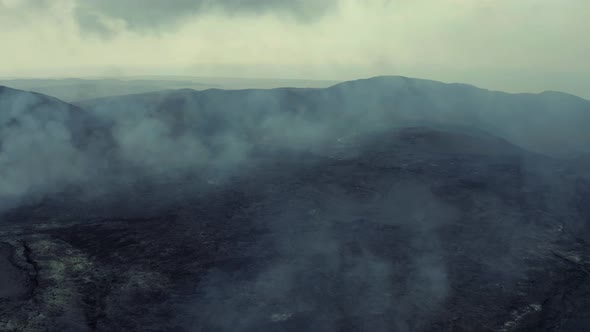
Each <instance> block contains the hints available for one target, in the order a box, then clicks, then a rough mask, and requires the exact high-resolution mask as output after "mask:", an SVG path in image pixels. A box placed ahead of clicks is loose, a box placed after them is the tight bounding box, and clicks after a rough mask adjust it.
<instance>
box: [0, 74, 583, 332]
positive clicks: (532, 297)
mask: <svg viewBox="0 0 590 332" xmlns="http://www.w3.org/2000/svg"><path fill="white" fill-rule="evenodd" d="M396 82H397V81H396ZM350 84H353V83H350ZM354 84H358V83H354ZM395 84H398V83H395ZM389 88H391V86H389V87H388V89H389ZM335 89H339V88H335ZM400 89H401V88H396V89H394V92H395V91H397V92H395V93H393V92H392V93H393V95H394V96H395V95H396V93H398V94H399V93H401V94H402V95H403V93H402V92H399V91H405V90H400ZM469 89H471V88H469ZM271 91H277V90H271ZM278 91H279V93H280V94H285V96H286V97H285V96H282V97H280V98H279V99H276V100H278V104H273V105H274V106H272V107H271V106H269V108H268V109H260V108H258V107H254V106H252V109H253V110H254V111H256V110H257V111H258V112H259V113H257V114H250V113H247V114H239V115H237V118H238V119H239V120H231V121H228V120H227V118H226V116H227V114H228V113H223V116H222V115H220V114H217V113H215V110H217V107H221V106H220V105H227V103H229V104H232V105H234V104H235V105H236V106H235V109H238V107H239V105H246V106H244V108H245V109H249V106H247V105H249V104H248V100H250V102H252V103H255V104H256V103H258V101H256V102H254V101H252V100H254V99H256V100H259V99H258V98H259V97H260V96H261V93H262V92H260V91H258V92H257V91H234V92H231V93H232V96H233V97H232V98H231V99H228V97H227V95H223V96H217V97H216V95H217V94H223V93H224V92H222V91H219V90H209V92H207V94H205V95H204V96H203V95H192V97H190V96H189V97H186V96H187V94H189V95H190V94H191V92H187V91H180V92H177V93H178V94H181V96H184V97H169V96H168V95H167V93H165V95H153V94H152V95H140V96H130V97H120V98H132V99H133V100H134V101H133V102H129V103H127V104H126V105H127V106H125V107H124V105H123V104H122V102H121V99H116V98H115V99H116V100H113V99H109V100H106V101H105V100H102V101H101V100H96V101H89V102H85V103H80V104H79V105H80V106H81V107H82V108H80V109H79V111H78V113H80V114H86V115H87V116H92V117H95V118H96V120H93V121H92V123H93V124H94V126H93V127H92V128H93V130H90V131H85V132H86V133H92V135H90V134H88V135H83V137H86V138H87V139H88V137H90V138H89V139H88V143H87V144H85V145H80V146H74V148H73V150H72V151H70V150H67V151H69V152H68V153H65V154H61V155H58V154H56V155H55V156H60V157H62V158H64V160H65V161H67V163H63V164H57V165H58V166H59V167H57V168H58V169H65V171H64V172H58V171H57V170H56V171H52V172H49V173H42V174H43V175H44V176H43V177H42V179H44V180H43V181H41V180H39V181H34V182H32V184H27V185H26V186H25V185H23V183H24V180H22V179H26V178H27V177H26V176H23V177H22V179H21V180H19V181H15V180H10V179H8V175H7V174H18V173H6V171H5V170H1V171H0V172H4V173H0V174H1V175H2V176H3V177H4V178H2V179H1V180H0V184H2V185H4V187H5V188H7V185H8V184H10V185H11V188H13V190H6V189H4V190H1V189H0V193H2V196H1V197H5V198H6V200H10V201H11V202H12V203H11V204H5V206H4V208H3V210H2V211H1V215H0V330H3V331H4V330H5V331H582V330H585V329H587V328H588V327H589V326H590V312H588V310H587V308H588V307H590V286H589V285H590V283H589V281H590V258H589V257H590V245H589V244H588V241H590V232H589V227H588V226H589V225H588V222H589V220H590V205H589V204H588V202H589V199H590V176H589V175H590V174H589V173H588V171H587V170H588V168H587V167H586V165H588V163H587V161H586V159H584V158H583V157H577V158H572V157H571V156H570V155H568V156H567V157H564V156H556V155H551V154H540V153H537V152H538V151H537V152H531V151H530V150H529V149H525V148H523V144H516V145H515V144H514V140H513V139H512V138H514V137H516V136H511V135H510V133H512V131H511V130H512V129H513V128H515V127H514V126H516V125H515V124H514V123H511V124H510V125H507V127H503V128H504V129H503V128H499V129H498V130H496V131H491V130H489V131H484V130H482V129H484V128H480V127H478V126H474V125H473V126H472V125H469V126H466V123H452V122H450V121H443V122H445V123H442V122H441V121H438V122H437V121H435V120H433V119H432V118H430V117H423V118H419V119H415V121H418V122H422V123H423V124H421V125H417V124H410V122H409V120H408V122H407V123H402V122H396V124H397V126H393V125H390V124H387V125H379V126H376V127H367V126H368V125H369V123H371V124H373V123H377V124H378V123H382V122H383V119H384V118H382V117H377V118H374V119H375V120H376V121H375V122H373V120H371V121H370V122H367V121H364V120H363V121H361V122H354V120H356V119H357V118H356V117H355V116H351V117H347V116H346V115H344V114H346V113H347V112H348V113H350V112H351V111H352V109H353V106H350V104H348V102H347V100H348V99H346V98H348V97H346V98H344V99H343V100H344V101H343V102H342V105H349V106H346V107H348V108H347V109H344V110H341V111H342V112H343V113H342V114H343V115H342V117H341V118H338V119H340V120H336V118H334V122H333V123H332V124H331V125H330V126H328V127H323V126H320V127H314V126H312V127H310V126H307V125H306V127H302V125H301V123H300V122H297V121H295V120H300V119H301V118H302V117H303V118H304V119H308V118H307V117H311V118H312V119H319V120H322V121H320V122H321V123H322V124H324V122H323V120H324V117H323V116H324V115H321V116H319V115H314V114H317V113H318V112H319V111H321V110H322V109H323V108H319V107H318V109H317V110H316V111H314V106H313V105H318V102H317V100H316V99H313V98H312V99H307V97H305V96H304V97H297V95H299V94H301V95H306V93H307V92H305V91H307V90H284V91H283V90H278ZM310 91H311V92H309V93H311V94H317V95H318V96H319V97H314V98H320V99H321V98H324V97H325V96H327V95H324V93H327V92H322V91H321V90H318V91H316V90H310ZM357 91H358V90H357ZM371 91H375V90H371ZM418 91H424V90H418ZM404 93H405V92H404ZM424 93H426V92H420V93H418V94H419V95H420V94H424ZM428 93H430V92H428ZM236 94H238V97H236ZM262 94H263V93H262ZM1 97H2V95H0V98H1ZM562 97H563V96H562ZM562 97H560V98H562ZM187 98H188V99H187ZM285 98H289V99H288V102H286V103H285V104H283V101H285V100H287V99H285ZM325 98H328V97H325ZM351 98H352V97H351ZM392 98H393V97H392ZM510 98H512V97H510ZM515 98H516V97H515ZM527 98H529V97H527ZM530 98H532V99H534V102H531V103H533V104H535V103H542V102H539V101H537V100H536V99H535V98H533V96H530ZM539 98H541V100H543V98H546V97H545V96H540V97H539ZM563 98H566V97H563ZM568 98H569V97H568ZM572 98H574V97H572ZM459 99H460V98H459ZM459 99H457V100H459ZM574 99H575V98H574ZM187 100H188V101H187ZM223 100H226V101H225V102H224V103H225V104H224V103H222V101H223ZM262 100H266V101H265V103H266V102H268V100H267V99H264V98H263V99H262ZM309 100H311V101H309ZM368 100H369V101H372V102H375V99H374V98H373V99H370V98H369V99H368ZM408 100H409V99H407V98H406V97H403V98H402V97H400V98H398V99H396V98H393V99H391V102H399V103H402V104H403V103H405V102H408ZM55 102H57V101H55ZM584 102H585V101H583V100H581V101H578V100H577V99H575V102H574V104H575V105H577V106H575V107H578V108H575V107H574V108H575V109H576V110H577V111H576V112H578V111H579V110H581V109H583V107H586V106H585V105H586V104H584ZM142 103H145V105H150V106H141V107H140V106H138V105H142ZM306 103H308V104H306ZM367 103H368V102H367ZM378 103H381V101H380V99H378ZM399 103H398V105H400V104H399ZM577 103H579V104H577ZM360 104H361V103H360V101H359V105H360ZM187 105H188V106H187ZM195 105H196V106H195ZM256 105H259V104H256ZM285 105H286V106H285ZM330 105H333V104H332V103H330ZM486 105H489V104H486ZM580 105H582V106H580ZM11 107H13V106H11ZM150 107H152V108H150ZM400 107H401V106H400ZM392 108H393V109H395V107H393V106H392ZM6 109H7V107H4V108H3V109H1V111H2V112H6ZM277 109H278V110H281V111H284V112H285V113H287V114H304V115H298V116H299V117H297V118H291V117H289V118H286V120H288V121H287V122H288V123H290V124H291V125H292V126H294V127H296V128H297V129H298V130H302V129H306V134H305V135H301V137H300V136H293V135H291V136H289V135H285V136H280V135H279V136H277V132H283V133H287V134H288V133H289V130H288V128H289V127H288V126H282V127H280V130H278V131H277V130H269V129H268V127H264V123H262V125H260V126H256V123H260V122H259V119H256V121H254V120H252V122H251V123H250V122H248V119H249V117H250V116H252V117H254V118H256V117H257V116H259V117H260V118H264V117H267V116H268V113H270V112H272V111H273V110H277ZM358 109H359V110H365V111H367V113H365V115H366V116H365V117H364V118H365V119H366V118H371V115H374V114H375V113H371V112H369V111H368V110H366V109H364V108H362V107H360V106H359V108H358ZM401 109H405V108H403V107H401ZM415 109H416V112H419V111H420V108H415ZM566 109H568V108H566ZM191 110H193V111H191ZM229 110H234V109H233V108H231V107H229ZM107 111H109V112H111V113H108V114H106V115H105V112H107ZM123 111H125V112H126V113H125V115H124V116H126V118H124V120H121V118H119V117H118V115H117V117H115V116H113V114H118V112H123ZM254 111H253V112H254ZM329 111H330V112H331V113H330V115H333V114H334V113H337V112H338V108H335V109H329ZM2 112H0V113H2ZM359 112H360V111H359ZM579 112H581V111H579ZM4 114H5V113H4ZM194 114H198V115H199V116H198V117H196V118H191V116H194ZM86 115H85V116H86ZM122 116H123V115H122ZM314 116H317V118H314ZM589 116H590V115H589ZM392 117H394V115H392ZM5 118H6V119H9V117H5ZM146 118H147V119H150V121H152V122H141V121H135V120H137V119H140V120H142V119H146ZM231 119H233V118H231ZM280 119H281V120H283V118H280ZM341 119H346V121H342V120H341ZM319 120H318V121H319ZM8 121H9V120H6V121H5V122H3V125H4V127H0V128H1V129H2V131H3V133H5V132H7V129H6V128H7V127H6V126H5V123H8ZM306 121H307V120H306ZM412 121H414V119H412ZM542 121H546V119H545V120H542V119H541V120H538V122H542ZM139 122H141V123H142V126H144V127H141V128H143V129H142V130H140V131H135V133H142V135H139V134H133V135H131V136H126V135H122V133H134V131H133V130H134V129H137V128H136V127H134V126H133V124H134V123H135V124H137V123H139ZM44 123H45V122H44ZM83 123H85V121H83ZM146 123H148V124H149V126H147V125H146ZM154 123H155V124H158V125H157V126H156V125H154ZM277 123H282V122H281V121H274V120H273V124H277ZM305 123H306V124H307V123H308V122H305ZM309 123H314V122H313V121H310V122H309ZM355 123H356V124H357V126H355ZM478 123H480V122H478ZM586 123H587V122H586ZM238 124H240V126H238ZM560 124H561V122H559V123H557V124H556V126H559V125H560ZM520 125H522V124H520ZM145 126H147V127H145ZM200 126H201V127H200ZM508 127H509V129H506V128H508ZM38 128H47V126H39V127H38ZM72 128H79V126H74V127H72ZM145 128H148V129H145ZM162 128H164V129H167V130H163V129H162ZM170 128H173V130H171V131H168V129H170ZM256 128H258V129H260V128H263V129H260V130H261V132H260V133H258V134H259V135H256V133H255V132H253V129H256ZM264 128H267V129H264ZM272 128H274V127H271V129H272ZM310 128H311V129H310ZM325 128H330V131H326V130H324V129H325ZM350 128H352V129H354V130H351V129H350ZM122 129H125V130H122ZM357 129H358V130H357ZM118 130H119V131H118ZM207 130H209V131H207ZM316 130H317V132H319V133H329V135H319V136H318V135H315V133H316ZM68 132H70V129H68ZM72 132H74V131H72ZM204 132H205V133H208V134H207V135H206V136H198V135H204V134H203V133H204ZM220 132H222V133H227V132H231V133H237V134H235V135H237V137H239V138H240V139H241V140H242V141H245V142H249V143H251V145H250V144H248V145H245V148H246V149H247V151H248V154H247V156H243V155H242V154H238V153H235V152H234V150H231V149H229V147H231V148H233V147H235V146H236V145H235V144H234V141H235V140H233V139H228V136H227V135H221V136H217V133H220ZM48 133H49V134H46V135H47V136H46V137H47V139H46V141H48V142H62V141H63V140H62V141H55V140H54V138H55V136H52V135H51V133H52V132H48ZM144 133H152V134H153V133H157V136H156V138H157V139H156V138H154V137H153V136H152V135H151V134H150V135H144ZM89 135H90V136H89ZM265 135H266V136H267V137H266V138H265V137H262V136H265ZM310 135H311V136H313V137H314V141H313V142H310V141H307V140H304V139H303V137H304V136H305V137H308V136H310ZM314 135H315V136H314ZM197 136H198V137H199V140H198V142H199V144H200V145H198V147H199V148H200V149H202V150H200V151H205V152H206V155H207V162H206V163H203V162H198V163H197V162H194V161H192V155H190V154H189V155H188V156H189V157H191V158H187V159H189V161H187V160H185V159H182V158H180V157H181V156H183V155H186V154H187V152H188V151H192V150H191V149H194V148H196V147H197V145H195V143H194V141H193V140H191V139H194V138H195V137H197ZM0 137H2V141H0V143H3V144H4V145H2V150H0V156H2V155H4V157H3V158H4V159H2V158H0V165H2V166H3V167H5V169H7V168H6V167H8V166H10V165H13V166H14V165H21V169H22V165H25V164H23V163H22V161H19V160H22V159H17V158H13V157H10V156H11V155H10V154H8V153H7V152H6V151H10V150H7V148H6V146H7V144H8V143H10V142H15V138H14V137H15V136H6V135H3V136H0ZM60 137H61V136H60ZM68 137H74V136H68ZM220 137H223V139H221V138H220ZM519 137H524V136H522V135H521V136H519ZM531 137H534V136H528V137H527V139H529V142H531V144H532V143H536V141H534V140H533V139H532V138H531ZM132 138H133V139H132ZM189 138H190V139H189ZM232 138H234V136H232ZM523 139H524V138H523ZM166 140H169V141H170V142H172V143H173V144H172V143H171V144H168V143H167V141H166ZM569 140H571V137H566V138H564V139H563V142H567V141H569ZM66 141H68V142H70V141H78V139H74V140H70V139H68V140H66ZM7 142H8V143H7ZM97 142H99V143H97ZM227 142H230V143H227ZM141 143H143V145H151V147H150V148H149V149H147V148H146V150H145V151H138V149H141V148H142V146H143V145H142V144H141ZM189 143H190V144H189ZM222 143H223V144H222ZM311 143H313V144H311ZM519 143H520V142H519ZM582 143H583V142H577V143H576V144H571V145H568V149H570V150H571V151H574V150H575V149H574V148H576V149H577V148H581V147H583V144H582ZM156 144H161V145H159V146H157V148H156V147H155V146H156ZM53 146H61V145H59V144H57V143H56V144H54V145H53ZM238 146H240V147H243V146H244V145H238ZM125 149H127V150H125ZM51 151H54V152H56V153H58V152H61V151H62V149H59V150H51ZM121 151H124V152H125V153H120V152H121ZM130 151H135V153H134V154H133V159H130V158H125V157H126V156H127V157H129V156H130V155H131V154H130ZM227 151H232V152H231V153H228V152H227ZM576 151H578V150H576ZM205 152H203V153H205ZM568 152H570V151H568ZM578 152H580V151H578ZM7 156H8V157H7ZM9 157H10V158H9ZM101 157H102V158H103V159H105V160H106V161H104V162H103V163H100V162H99V161H100V160H101ZM44 158H49V157H48V156H47V155H45V157H44ZM72 160H79V161H80V160H82V161H80V163H79V164H76V165H77V166H76V167H74V168H72V167H65V165H67V164H71V162H72ZM19 162H20V163H21V164H19ZM43 162H44V159H43V158H41V159H39V160H37V163H43ZM87 164H88V165H98V166H96V167H88V166H87ZM26 165H28V164H26ZM101 165H102V166H101ZM148 166H149V167H148ZM33 169H35V170H36V169H37V168H35V167H33V166H30V168H28V169H25V172H24V174H28V175H29V177H34V176H33V171H32V170H33ZM38 169H41V167H39V168H38ZM97 169H98V170H97ZM88 170H93V171H92V172H90V173H89V171H88ZM70 173H72V174H80V176H79V179H77V180H76V181H64V180H63V179H65V178H68V176H67V175H68V174H70ZM103 173H105V174H103ZM107 173H108V174H107ZM46 174H51V175H52V176H53V177H51V178H50V179H51V181H48V180H45V179H46ZM11 179H12V178H11ZM64 182H65V183H64ZM57 184H59V185H57ZM17 189H18V190H17Z"/></svg>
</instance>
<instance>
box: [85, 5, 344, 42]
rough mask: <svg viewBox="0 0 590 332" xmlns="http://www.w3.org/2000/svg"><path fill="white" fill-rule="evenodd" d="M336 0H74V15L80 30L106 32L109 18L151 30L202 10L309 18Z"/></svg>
mask: <svg viewBox="0 0 590 332" xmlns="http://www.w3.org/2000/svg"><path fill="white" fill-rule="evenodd" d="M337 5H338V0H322V1H317V0H249V1H248V0H246V1H244V0H170V1H162V0H127V1H119V0H85V1H77V2H76V6H75V9H74V16H75V19H76V21H77V22H78V24H79V27H80V28H81V30H82V31H83V32H88V33H95V34H98V35H101V36H107V35H109V34H110V33H114V31H113V29H112V27H111V24H110V23H109V22H113V21H116V22H122V23H124V25H125V27H126V28H127V29H129V30H132V31H136V32H141V33H154V32H161V31H166V30H171V29H174V28H176V27H178V26H179V25H180V24H182V23H183V22H186V21H188V20H190V19H192V18H194V17H195V16H200V15H205V14H211V13H215V14H223V15H229V16H233V15H264V14H273V15H280V16H284V17H288V18H290V19H294V20H296V21H299V22H313V21H315V20H317V19H319V18H320V17H322V16H323V15H325V14H326V13H327V12H329V11H330V10H333V9H335V8H336V7H337Z"/></svg>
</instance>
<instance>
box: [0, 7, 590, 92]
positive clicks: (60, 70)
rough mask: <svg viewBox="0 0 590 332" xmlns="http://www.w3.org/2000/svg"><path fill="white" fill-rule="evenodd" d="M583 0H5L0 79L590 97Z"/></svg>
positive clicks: (0, 11)
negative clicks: (448, 85) (435, 87)
mask: <svg viewBox="0 0 590 332" xmlns="http://www.w3.org/2000/svg"><path fill="white" fill-rule="evenodd" d="M588 15H590V1H589V0H0V42H1V44H0V45H1V46H0V47H1V49H2V51H0V76H4V77H7V76H36V77H45V76H88V75H108V76H114V75H148V74H149V75H164V74H169V75H178V74H186V75H197V76H241V77H275V78H309V79H334V80H347V79H354V78H360V77H369V76H375V75H405V76H413V77H421V78H431V79H436V80H442V81H460V82H466V83H472V84H476V85H480V86H483V87H487V88H492V89H501V90H508V91H529V90H533V91H535V90H546V89H554V90H563V91H568V92H572V93H575V94H578V95H583V96H585V97H590V60H589V59H590V20H589V19H588Z"/></svg>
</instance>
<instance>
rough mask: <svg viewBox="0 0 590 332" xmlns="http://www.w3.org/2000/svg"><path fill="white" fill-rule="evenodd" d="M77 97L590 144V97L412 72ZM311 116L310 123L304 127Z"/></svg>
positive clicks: (347, 125) (531, 145) (173, 114)
mask: <svg viewBox="0 0 590 332" xmlns="http://www.w3.org/2000/svg"><path fill="white" fill-rule="evenodd" d="M77 104H78V105H80V106H82V107H86V108H88V109H89V110H92V111H95V112H97V114H102V115H104V114H110V115H111V116H115V117H116V116H118V115H121V116H125V117H129V116H130V114H136V116H138V115H139V114H151V116H153V117H156V118H159V119H165V121H166V123H169V124H170V125H174V126H177V127H178V128H188V127H190V128H192V129H194V130H200V131H218V130H229V129H230V128H232V130H233V129H234V128H236V127H239V128H241V130H245V131H247V132H250V133H253V132H261V133H262V132H265V130H266V129H269V130H271V131H273V130H274V131H276V129H278V128H279V127H277V126H278V125H279V123H280V125H281V126H282V127H281V128H280V130H278V131H279V132H278V133H277V134H280V133H286V132H287V133H289V135H291V136H301V137H300V138H302V139H303V140H305V137H309V136H310V135H316V136H322V137H325V136H326V133H329V135H333V134H334V135H340V134H342V135H344V134H346V133H350V132H355V131H371V130H377V129H378V128H387V127H391V126H406V125H415V124H418V125H423V124H428V125H437V126H438V125H450V126H462V127H471V128H476V129H479V130H482V131H485V132H489V133H491V134H493V135H497V136H499V137H502V138H504V139H506V140H508V141H510V142H512V143H514V144H516V145H519V146H521V147H523V148H526V149H530V150H531V151H535V152H540V153H545V154H550V155H560V156H563V155H570V154H578V153H589V152H590V145H588V144H587V143H588V142H590V131H589V130H587V125H588V124H589V123H590V101H588V100H585V99H582V98H579V97H576V96H573V95H569V94H565V93H560V92H543V93H539V94H529V93H523V94H509V93H504V92H497V91H490V90H484V89H479V88H477V87H474V86H470V85H465V84H445V83H440V82H435V81H429V80H421V79H411V78H406V77H390V76H388V77H375V78H371V79H365V80H358V81H351V82H345V83H341V84H337V85H334V86H332V87H329V88H325V89H297V88H280V89H272V90H253V89H252V90H237V91H226V90H217V89H211V90H205V91H194V90H190V89H182V90H177V91H161V92H155V93H148V94H138V95H128V96H121V97H113V98H104V99H95V100H88V101H82V102H79V103H77ZM269 115H273V117H271V118H269V117H268V116H269ZM272 121H278V123H271V122H272ZM303 122H305V123H306V124H309V125H308V126H305V127H304V128H303V127H302V128H299V129H297V128H298V127H297V125H296V124H297V123H299V124H302V123H303ZM246 127H248V129H245V128H246ZM265 128H266V129H265ZM300 129H301V130H300ZM334 131H336V133H334ZM218 132H219V131H218Z"/></svg>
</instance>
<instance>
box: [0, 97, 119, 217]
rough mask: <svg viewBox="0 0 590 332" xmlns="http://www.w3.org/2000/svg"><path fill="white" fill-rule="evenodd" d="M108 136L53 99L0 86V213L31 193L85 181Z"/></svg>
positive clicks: (90, 120) (87, 117) (89, 118)
mask: <svg viewBox="0 0 590 332" xmlns="http://www.w3.org/2000/svg"><path fill="white" fill-rule="evenodd" d="M110 142H111V140H110V134H109V131H108V129H107V128H106V127H104V126H103V125H102V122H101V121H100V120H99V119H98V118H96V117H94V116H92V115H91V114H90V113H88V112H85V111H84V110H82V109H80V108H79V107H76V106H73V105H71V104H67V103H65V102H62V101H60V100H58V99H55V98H53V97H48V96H45V95H41V94H37V93H31V92H27V91H21V90H15V89H10V88H6V87H0V200H1V201H2V203H0V210H1V209H2V208H3V207H4V205H5V204H7V205H11V204H13V203H10V202H11V201H13V200H14V199H17V200H18V199H19V197H22V196H24V195H26V194H28V193H29V192H31V191H47V190H50V191H51V190H54V189H56V188H57V187H61V186H62V185H63V184H65V183H72V182H76V181H80V180H83V179H84V178H86V177H88V176H90V175H91V174H92V173H93V172H94V169H95V168H98V167H99V164H100V163H98V162H97V163H94V162H93V161H91V157H96V155H97V154H102V153H104V149H105V148H106V147H107V146H108V145H109V144H110Z"/></svg>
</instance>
